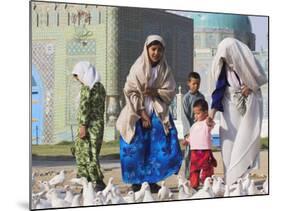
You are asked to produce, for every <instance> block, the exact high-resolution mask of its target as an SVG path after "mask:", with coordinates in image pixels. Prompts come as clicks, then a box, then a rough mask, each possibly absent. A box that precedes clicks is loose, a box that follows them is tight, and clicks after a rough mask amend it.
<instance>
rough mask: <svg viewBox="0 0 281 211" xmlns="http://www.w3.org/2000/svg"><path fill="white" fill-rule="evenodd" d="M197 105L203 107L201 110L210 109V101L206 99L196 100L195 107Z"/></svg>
mask: <svg viewBox="0 0 281 211" xmlns="http://www.w3.org/2000/svg"><path fill="white" fill-rule="evenodd" d="M195 107H201V110H202V111H203V112H205V111H208V103H207V101H206V100H204V99H199V100H196V101H195V102H194V104H193V108H195Z"/></svg>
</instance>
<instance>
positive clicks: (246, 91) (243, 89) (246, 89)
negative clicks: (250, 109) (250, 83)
mask: <svg viewBox="0 0 281 211" xmlns="http://www.w3.org/2000/svg"><path fill="white" fill-rule="evenodd" d="M241 93H242V95H243V96H244V97H248V96H249V94H251V93H252V90H251V89H250V88H249V87H247V86H246V85H243V86H242V87H241Z"/></svg>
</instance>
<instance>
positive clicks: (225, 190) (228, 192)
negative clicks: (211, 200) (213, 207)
mask: <svg viewBox="0 0 281 211" xmlns="http://www.w3.org/2000/svg"><path fill="white" fill-rule="evenodd" d="M229 196H230V191H229V186H228V185H225V186H224V194H223V197H229Z"/></svg>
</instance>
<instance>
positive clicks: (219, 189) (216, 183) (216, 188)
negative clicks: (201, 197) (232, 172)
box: [212, 177, 225, 197]
mask: <svg viewBox="0 0 281 211" xmlns="http://www.w3.org/2000/svg"><path fill="white" fill-rule="evenodd" d="M212 190H213V193H214V194H215V197H222V196H223V195H224V192H225V188H224V182H223V179H222V178H221V177H216V179H214V178H213V186H212Z"/></svg>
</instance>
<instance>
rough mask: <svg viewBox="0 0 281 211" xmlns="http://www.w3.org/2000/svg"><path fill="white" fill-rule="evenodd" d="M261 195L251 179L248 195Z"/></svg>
mask: <svg viewBox="0 0 281 211" xmlns="http://www.w3.org/2000/svg"><path fill="white" fill-rule="evenodd" d="M259 193H260V192H259V191H258V189H257V187H256V185H255V182H254V180H252V179H251V181H250V185H249V187H248V190H247V194H248V195H257V194H259Z"/></svg>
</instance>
